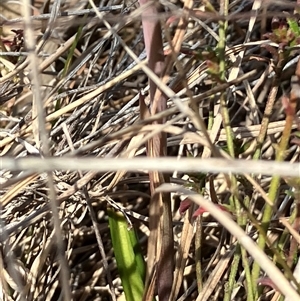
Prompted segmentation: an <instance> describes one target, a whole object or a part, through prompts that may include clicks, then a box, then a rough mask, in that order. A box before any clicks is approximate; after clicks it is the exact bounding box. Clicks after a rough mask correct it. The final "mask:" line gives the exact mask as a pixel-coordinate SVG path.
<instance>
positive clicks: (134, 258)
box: [107, 209, 145, 301]
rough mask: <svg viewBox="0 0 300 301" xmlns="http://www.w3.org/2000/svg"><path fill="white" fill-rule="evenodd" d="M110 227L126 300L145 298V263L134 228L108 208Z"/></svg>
mask: <svg viewBox="0 0 300 301" xmlns="http://www.w3.org/2000/svg"><path fill="white" fill-rule="evenodd" d="M107 211H108V217H109V228H110V233H111V239H112V244H113V248H114V253H115V258H116V262H117V267H118V271H119V274H120V278H121V281H122V286H123V289H124V293H125V296H126V301H140V300H142V299H143V292H144V277H145V264H144V261H143V257H142V254H141V253H140V251H139V244H138V241H137V238H136V235H135V232H134V230H133V229H128V224H127V221H126V219H125V217H124V216H123V215H122V214H121V213H120V212H116V211H114V210H113V209H108V210H107Z"/></svg>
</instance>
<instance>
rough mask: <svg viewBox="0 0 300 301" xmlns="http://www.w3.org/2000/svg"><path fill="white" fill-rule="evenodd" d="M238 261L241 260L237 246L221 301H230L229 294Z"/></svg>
mask: <svg viewBox="0 0 300 301" xmlns="http://www.w3.org/2000/svg"><path fill="white" fill-rule="evenodd" d="M240 260H241V247H240V245H237V246H236V248H235V253H234V256H233V260H232V264H231V269H230V274H229V280H228V284H227V288H226V290H225V295H224V299H223V301H230V300H231V294H232V291H233V288H234V285H235V279H236V274H237V270H238V267H239V263H240Z"/></svg>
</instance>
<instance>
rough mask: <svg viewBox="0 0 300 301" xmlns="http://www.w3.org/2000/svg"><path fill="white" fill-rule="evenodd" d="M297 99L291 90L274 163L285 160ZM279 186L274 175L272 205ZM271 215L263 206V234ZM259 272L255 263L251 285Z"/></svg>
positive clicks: (262, 243)
mask: <svg viewBox="0 0 300 301" xmlns="http://www.w3.org/2000/svg"><path fill="white" fill-rule="evenodd" d="M296 95H297V94H296ZM295 100H297V97H296V98H295V97H294V94H293V90H292V92H291V97H290V100H289V101H290V103H289V106H290V107H289V110H287V112H288V111H289V112H288V113H287V115H286V119H285V120H286V123H285V127H284V130H283V133H282V137H281V140H280V143H279V146H278V149H277V153H276V161H277V162H281V161H283V160H284V158H285V152H286V149H287V147H288V144H289V138H290V135H291V130H292V125H293V121H294V116H295V107H296V101H295ZM279 184H280V176H278V175H274V176H273V177H272V180H271V184H270V188H269V199H270V201H271V202H272V204H273V203H275V201H276V198H277V195H278V189H279ZM272 213H273V206H271V205H269V204H266V205H265V210H264V213H263V217H262V222H261V227H262V229H263V232H264V233H267V231H268V228H269V224H270V220H271V218H272ZM265 245H266V237H265V235H263V234H262V233H259V237H258V246H259V247H260V248H261V249H262V250H263V249H264V248H265ZM259 272H260V266H259V265H258V264H257V263H254V264H253V269H252V279H253V283H256V282H257V279H258V277H259Z"/></svg>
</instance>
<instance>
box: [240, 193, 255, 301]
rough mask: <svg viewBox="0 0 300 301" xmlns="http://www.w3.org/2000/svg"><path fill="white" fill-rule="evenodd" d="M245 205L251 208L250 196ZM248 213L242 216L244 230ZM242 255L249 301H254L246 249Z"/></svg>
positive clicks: (242, 250)
mask: <svg viewBox="0 0 300 301" xmlns="http://www.w3.org/2000/svg"><path fill="white" fill-rule="evenodd" d="M244 204H245V207H246V208H249V205H250V199H249V197H248V196H246V197H245V199H244ZM247 220H248V218H247V213H246V212H245V213H244V214H243V215H242V220H241V224H242V229H246V225H247ZM241 253H242V254H241V255H242V263H243V267H244V271H245V276H246V284H247V301H254V293H253V282H252V277H251V269H250V265H249V261H248V257H247V252H246V250H245V248H243V247H241Z"/></svg>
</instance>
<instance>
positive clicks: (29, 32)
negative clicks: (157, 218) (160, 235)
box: [0, 0, 300, 301]
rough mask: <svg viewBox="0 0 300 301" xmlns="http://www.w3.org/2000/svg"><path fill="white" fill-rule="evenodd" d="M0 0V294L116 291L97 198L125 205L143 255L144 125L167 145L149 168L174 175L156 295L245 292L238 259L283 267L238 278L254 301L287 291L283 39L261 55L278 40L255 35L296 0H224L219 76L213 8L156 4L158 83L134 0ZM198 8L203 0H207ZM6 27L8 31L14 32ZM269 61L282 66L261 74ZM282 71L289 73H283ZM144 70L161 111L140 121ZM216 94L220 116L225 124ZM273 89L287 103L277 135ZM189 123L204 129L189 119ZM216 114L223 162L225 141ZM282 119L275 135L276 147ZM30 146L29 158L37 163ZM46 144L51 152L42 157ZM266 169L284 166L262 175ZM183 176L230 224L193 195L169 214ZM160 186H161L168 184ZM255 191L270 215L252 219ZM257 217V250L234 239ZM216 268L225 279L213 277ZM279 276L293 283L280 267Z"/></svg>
mask: <svg viewBox="0 0 300 301" xmlns="http://www.w3.org/2000/svg"><path fill="white" fill-rule="evenodd" d="M13 2H14V5H12V2H11V3H10V1H9V0H7V1H6V0H4V1H1V3H0V38H1V42H0V50H1V52H2V53H1V55H0V60H1V61H0V125H1V130H0V137H1V141H0V152H1V156H2V159H0V165H1V163H2V166H1V167H2V168H1V170H0V183H1V190H0V193H1V201H0V206H1V207H0V209H1V211H0V212H1V215H0V223H1V224H0V238H1V240H0V248H1V249H0V250H1V252H0V254H1V256H0V267H1V268H0V280H1V281H0V284H1V291H2V292H0V300H2V299H3V300H62V299H64V300H70V299H71V298H72V299H73V300H111V299H113V300H114V299H115V298H117V299H118V300H122V298H123V297H124V296H123V295H122V286H121V282H120V279H119V276H118V271H117V267H116V263H115V260H114V253H113V249H112V244H111V239H110V232H109V228H108V219H107V211H106V210H107V206H113V207H114V208H117V209H118V210H121V211H122V212H123V213H125V214H126V216H127V217H128V221H129V223H131V224H132V225H133V226H134V228H135V229H137V232H138V236H139V239H140V243H141V246H142V250H143V254H144V255H145V258H146V256H147V237H148V236H149V228H148V225H149V219H148V215H149V212H148V209H149V206H148V205H149V200H150V189H149V177H148V170H147V168H146V167H147V166H146V164H147V162H146V161H147V158H146V157H145V155H146V151H145V143H146V142H147V141H148V140H149V139H150V138H151V137H154V136H155V135H156V134H157V133H160V132H165V133H167V135H168V139H167V141H168V154H167V155H168V156H169V157H171V158H168V159H169V160H170V161H166V162H170V164H169V165H168V166H166V164H165V165H162V166H161V171H168V172H169V173H170V172H171V173H170V175H171V178H170V179H171V182H172V183H175V184H177V185H180V187H179V188H176V187H177V186H176V187H175V186H174V187H175V188H173V189H171V190H172V191H173V192H175V193H174V194H172V212H173V216H172V219H173V233H174V248H175V253H176V263H177V264H176V270H175V274H174V275H175V278H174V285H173V289H172V294H171V295H172V300H202V301H203V300H247V301H250V300H251V297H249V296H250V293H249V286H248V285H249V283H248V282H247V283H246V280H245V279H246V274H247V269H249V270H252V265H253V259H255V260H256V261H257V262H259V264H260V265H261V267H262V268H263V270H264V271H266V272H267V274H268V275H269V277H271V279H272V280H273V281H274V279H273V278H272V276H273V274H272V273H280V271H282V272H283V273H285V274H284V276H285V278H283V280H281V278H278V277H282V276H283V275H282V274H281V273H280V274H276V277H277V278H276V279H278V281H279V285H280V287H278V288H276V287H275V288H274V287H273V288H272V286H274V285H273V284H272V283H271V286H268V285H266V286H261V287H262V288H263V289H262V290H261V291H259V293H257V292H255V290H256V288H257V287H258V282H257V279H256V278H255V277H254V282H252V286H253V287H255V288H253V291H254V295H255V296H258V295H259V296H260V297H259V300H272V301H274V300H280V293H279V290H280V291H281V292H282V293H284V294H287V295H289V294H290V295H289V296H290V297H289V298H293V296H296V295H293V294H294V293H295V292H293V289H292V287H289V282H288V281H290V280H291V274H292V272H293V270H294V268H295V266H296V264H297V255H298V243H299V235H298V232H299V225H300V223H299V216H298V213H297V209H298V203H297V201H299V190H300V187H299V186H300V185H299V181H298V182H297V180H292V178H291V177H289V176H295V175H297V172H298V171H299V173H298V175H299V176H300V168H299V165H297V164H298V163H299V155H300V147H299V141H298V140H297V139H296V138H295V134H296V133H297V130H298V129H299V123H298V119H297V117H296V115H297V114H298V115H297V116H299V112H300V111H299V107H300V106H299V103H300V97H299V91H300V80H299V79H300V70H299V69H300V64H298V65H299V68H298V69H296V66H297V62H298V60H299V51H298V50H297V49H296V50H294V51H292V52H291V53H289V56H288V58H287V59H286V61H285V62H284V66H280V62H279V63H278V62H276V57H274V54H270V47H274V49H275V50H276V51H277V50H278V49H279V48H280V45H278V43H276V42H274V41H273V42H271V41H269V40H267V39H266V38H265V36H264V34H265V33H269V32H271V18H272V16H278V17H279V16H280V17H284V16H285V15H284V14H283V11H290V12H291V13H292V12H293V10H294V7H295V4H296V3H295V2H296V1H272V3H270V1H255V2H254V3H253V2H251V1H239V0H236V1H231V3H230V4H229V17H228V20H229V21H228V29H227V35H226V49H225V50H226V51H225V63H226V80H224V81H222V80H220V78H219V77H218V75H214V74H212V71H213V70H214V69H213V68H215V66H214V65H213V63H214V54H215V53H216V52H217V50H216V47H217V45H218V42H219V38H220V37H219V31H218V30H219V29H218V28H219V24H220V23H219V21H220V20H219V19H220V18H218V17H217V16H216V14H214V13H213V12H209V13H208V12H203V8H204V3H205V1H202V2H201V1H200V3H199V2H195V3H194V4H193V7H194V8H197V9H198V11H190V12H189V14H187V12H184V11H183V10H182V7H183V4H182V3H181V2H179V1H171V2H167V1H161V3H162V6H163V7H164V12H162V13H161V14H160V15H158V16H153V18H159V19H160V20H161V22H162V23H161V24H162V28H163V40H164V43H165V45H164V47H165V55H166V56H168V57H169V58H168V59H170V60H172V59H173V62H174V63H172V68H171V69H170V70H169V73H168V74H166V76H165V77H164V79H163V80H160V81H159V80H158V79H157V77H155V75H154V74H153V73H152V72H151V70H149V68H148V67H147V65H146V54H145V53H144V42H143V35H142V28H141V18H140V16H141V11H142V10H141V8H139V5H138V3H137V2H131V1H124V2H122V1H120V2H119V1H116V2H114V4H112V3H111V2H106V1H95V4H96V5H97V6H99V7H100V8H99V12H100V13H101V16H98V15H96V14H94V13H93V10H92V9H91V8H90V7H91V6H90V4H89V1H87V0H80V1H78V0H69V1H66V2H64V3H61V5H60V6H59V2H60V1H50V2H51V5H50V6H49V5H47V1H46V2H45V3H43V1H40V2H39V1H34V3H33V7H34V9H33V10H32V11H31V10H28V11H27V15H26V11H24V12H22V11H21V9H20V8H23V7H26V4H28V2H27V1H26V0H24V1H21V2H22V5H21V6H20V5H18V4H16V3H15V1H13ZM53 2H54V4H55V5H52V4H53ZM185 3H186V2H185ZM283 3H284V5H283ZM211 5H212V6H213V7H214V8H215V9H216V11H219V5H218V4H217V3H216V2H214V1H211ZM55 8H56V9H57V11H56V12H55ZM253 8H257V9H258V11H257V12H258V13H257V14H254V13H253V11H252V9H253ZM51 9H52V14H50V11H51ZM32 14H33V15H34V17H31V15H32ZM67 14H68V16H66V15H67ZM183 16H185V17H189V19H188V23H187V27H186V28H180V27H179V26H178V21H177V19H179V18H181V17H183ZM99 17H100V18H99ZM175 17H176V18H175ZM101 18H103V19H102V20H101ZM48 20H50V23H49V24H48V23H47V21H48ZM106 22H108V24H110V26H111V27H112V29H110V28H109V27H110V26H108V25H107V24H106ZM26 24H27V25H29V26H25V25H26ZM12 29H13V30H17V29H22V30H24V32H23V31H22V32H20V33H19V35H18V34H17V33H15V32H12V31H11V30H12ZM1 31H2V32H1ZM179 31H182V32H183V33H184V35H183V43H182V44H181V47H180V48H181V52H180V53H179V54H175V55H174V53H173V56H172V50H170V41H171V40H172V38H173V37H174V36H175V35H176V34H178V32H179ZM23 36H25V38H26V43H25V44H24V43H23V41H22V37H23ZM17 38H18V39H17ZM265 44H269V46H267V47H266V46H265ZM125 46H127V48H126V47H125ZM4 50H5V51H4ZM29 50H31V51H29ZM194 50H195V51H196V52H195V51H194ZM173 51H174V49H173ZM137 58H138V59H137ZM207 62H208V63H207ZM274 67H277V68H279V69H280V71H281V70H282V72H280V73H276V72H274V70H275V69H274ZM297 70H298V71H297ZM278 74H280V75H278ZM295 74H296V75H298V78H296V79H297V80H298V82H296V83H291V79H292V78H295ZM293 76H294V77H293ZM148 78H151V79H152V80H153V81H156V84H157V86H158V87H159V88H160V90H161V91H163V92H164V94H165V95H166V96H167V97H168V99H169V100H168V109H167V110H165V111H163V112H161V113H159V114H157V115H155V116H151V117H148V118H146V119H144V120H142V121H141V119H140V104H139V99H140V92H141V91H143V93H145V94H147V92H148V89H149V87H148ZM223 97H225V100H226V109H227V110H228V114H229V118H230V125H228V124H226V126H224V114H223V111H222V102H220V99H222V98H223ZM286 98H287V99H288V101H289V102H290V103H292V101H294V102H295V103H297V102H298V104H296V109H295V112H296V114H293V116H292V117H293V118H292V119H293V120H292V122H291V124H290V128H291V133H289V132H288V131H289V129H287V127H288V126H287V124H289V121H288V117H289V116H291V114H290V112H289V109H290V105H288V104H286ZM146 103H147V98H146ZM268 106H269V107H268ZM195 108H197V110H195ZM266 108H267V109H268V108H269V111H270V114H269V115H268V114H266V113H268V112H266ZM212 116H213V117H212ZM32 117H33V118H32ZM162 117H165V118H167V122H166V123H165V124H163V125H159V124H152V122H153V121H154V120H158V119H161V118H162ZM201 125H205V127H207V129H208V131H207V132H205V131H203V128H202V131H201V130H200V127H201ZM228 126H229V127H230V128H231V129H230V130H231V132H232V133H233V134H232V135H233V137H234V140H233V141H234V145H229V148H230V147H233V148H234V153H235V159H233V158H232V157H230V155H229V154H230V149H229V150H228V148H227V145H226V143H227V142H228V140H230V139H228V132H226V127H228ZM297 127H298V129H297ZM283 132H284V133H288V134H287V136H288V139H287V140H288V141H287V147H286V150H285V149H284V148H283V146H282V144H283V142H282V141H283V140H284V139H281V138H282V133H283ZM208 138H209V140H208ZM279 151H281V152H283V154H282V156H281V158H279V157H278V152H279ZM40 157H43V158H45V160H43V162H42V163H41V165H39V160H38V158H40ZM50 157H55V158H54V159H55V160H53V161H49V162H50V163H49V162H48V161H47V160H48V159H50ZM63 157H68V158H65V159H64V158H63ZM117 157H118V158H120V164H123V163H124V162H125V163H124V165H120V167H119V168H121V167H122V168H124V170H125V169H126V170H128V171H130V172H125V171H124V172H122V171H121V170H118V166H115V165H114V166H111V165H109V162H111V163H112V161H111V160H109V159H114V158H117ZM134 157H140V158H142V159H143V160H144V162H145V165H143V160H142V161H141V160H140V161H137V162H138V163H136V164H135V165H134V166H130V164H131V163H130V162H131V161H128V160H126V159H131V158H134ZM184 157H195V158H196V157H198V158H197V159H195V161H194V163H193V164H194V166H188V165H184V164H176V160H177V159H178V158H184ZM210 157H218V160H216V159H214V160H213V159H212V160H211V161H210V160H209V158H210ZM21 158H22V160H23V161H22V160H20V161H19V162H20V165H15V164H14V163H15V162H18V161H17V159H21ZM27 158H28V159H29V158H31V159H32V160H31V161H30V160H27V161H26V159H27ZM78 158H85V159H86V161H80V159H78ZM96 158H99V161H97V159H96ZM100 158H101V159H100ZM12 159H15V160H12ZM106 159H107V160H106ZM121 159H124V160H123V161H122V160H121ZM172 159H173V160H172ZM201 159H202V160H203V161H201ZM257 159H264V160H269V161H272V162H273V166H272V168H274V169H272V170H271V171H270V170H266V169H265V167H264V166H268V167H266V168H269V167H270V165H259V164H260V163H259V162H257ZM77 160H78V163H76V162H77ZM171 160H172V161H171ZM14 161H15V162H14ZM280 161H286V162H280ZM22 162H23V163H24V164H23V163H22ZM51 162H52V163H51ZM116 162H118V164H119V161H116ZM122 162H123V163H122ZM186 162H187V164H188V161H186ZM189 162H190V161H189ZM201 162H202V163H203V165H202V169H201ZM216 162H217V163H216ZM190 163H191V162H190ZM268 163H269V162H267V163H266V164H268ZM291 163H293V165H290V164H291ZM21 164H23V165H21ZM34 164H36V165H34ZM50 164H55V165H54V166H55V168H53V166H51V165H50ZM60 164H61V165H60ZM76 164H77V165H76ZM84 164H87V165H86V167H85V165H84ZM132 164H133V163H132ZM137 164H140V166H139V165H137ZM205 164H206V165H205ZM210 164H213V165H211V167H210ZM241 164H244V165H241ZM20 166H23V167H24V168H22V169H21V170H20ZM89 166H92V168H91V169H90V170H89ZM241 166H242V167H241ZM4 167H7V168H5V169H4ZM81 167H82V169H81ZM148 167H149V165H148ZM150 167H151V166H150ZM226 168H227V169H226ZM289 168H290V171H289ZM41 170H42V172H41ZM197 170H199V173H197V172H196V171H197ZM226 171H228V174H227V173H226V174H224V172H226ZM229 172H233V174H235V173H237V174H238V176H236V177H233V176H232V174H231V173H229ZM274 172H275V173H277V174H281V172H282V175H284V177H283V178H280V179H279V178H278V181H277V180H276V179H277V178H276V176H275V175H274V174H273V173H274ZM276 181H277V182H276ZM274 183H275V184H274ZM276 183H277V184H276ZM273 186H274V187H275V186H276V188H275V194H276V197H275V198H274V199H272V193H274V190H272V187H273ZM184 187H185V188H184ZM187 187H192V190H193V192H197V193H198V194H201V195H203V196H204V197H205V198H206V199H209V200H212V201H213V202H214V203H218V204H223V205H230V206H231V207H230V209H229V211H230V216H231V219H230V221H231V222H233V221H234V225H233V226H229V224H228V223H230V222H228V220H226V218H228V216H227V213H225V212H222V211H220V210H219V211H220V212H219V211H218V208H215V207H212V208H210V207H209V205H208V207H207V208H206V210H207V211H210V212H211V213H212V216H213V217H212V216H209V217H204V216H203V217H202V216H198V217H196V218H195V217H192V215H193V212H194V210H196V209H197V207H194V206H191V207H190V208H189V209H188V211H187V213H186V214H185V215H181V214H179V211H178V209H182V208H181V206H180V200H179V197H178V195H179V194H184V195H187V191H186V188H187ZM270 187H271V188H270ZM161 189H162V190H161V191H165V190H164V189H167V191H170V187H168V186H163V187H161ZM191 201H194V202H195V203H197V204H198V205H199V204H202V206H203V204H205V200H203V199H202V198H201V197H199V199H197V197H195V196H191ZM201 202H202V203H201ZM203 202H204V203H203ZM266 204H269V207H270V208H271V218H270V219H269V220H268V221H267V222H266V221H263V222H262V219H263V215H264V212H265V210H266V209H265V208H266ZM218 214H220V215H218ZM264 223H265V224H266V223H267V228H266V229H265V228H264V226H265V224H264ZM238 226H239V227H238ZM260 226H261V227H260ZM226 228H227V229H226ZM241 229H243V230H244V232H239V231H241ZM258 230H260V233H264V232H266V233H267V238H266V237H265V236H263V234H260V235H262V236H260V239H264V240H265V242H266V244H267V247H266V248H265V249H264V252H265V253H263V252H262V251H259V250H258V248H257V247H256V245H253V241H252V240H251V241H250V242H249V241H248V240H247V238H246V237H251V238H252V239H253V240H254V241H258V235H259V234H258V233H259V231H258ZM245 234H247V235H248V236H245ZM97 235H98V236H97ZM99 235H100V236H99ZM96 236H97V239H96ZM99 237H100V238H101V239H100V240H99ZM262 237H263V238H262ZM100 241H102V242H100ZM276 252H277V253H276ZM278 256H281V258H282V260H283V261H284V263H287V264H286V265H284V264H283V263H282V262H280V259H278ZM268 258H269V259H271V260H273V261H276V263H277V267H278V268H279V269H280V271H279V270H278V269H275V265H274V264H272V262H271V261H268ZM235 262H236V263H237V264H236V270H235V273H236V274H233V273H234V272H233V269H232V266H234V264H235ZM106 265H107V267H106ZM269 268H270V269H269ZM268 269H269V270H268ZM272 269H273V270H272ZM289 271H290V273H289ZM230 275H234V276H233V278H234V283H235V284H234V286H232V287H231V288H228V287H229V286H230V284H229V277H230ZM274 275H275V274H274ZM278 275H279V276H278ZM260 276H261V277H262V279H261V282H262V283H264V284H266V283H270V279H269V278H268V277H264V274H263V272H261V274H260ZM294 277H295V278H296V279H298V281H299V280H300V279H299V278H300V277H299V276H298V275H297V274H296V273H295V274H294ZM110 278H111V279H110ZM196 279H197V280H198V281H196ZM276 279H275V282H276ZM279 279H280V280H279ZM286 279H287V280H288V281H287V280H286ZM248 280H249V279H248ZM284 281H286V283H284ZM277 286H278V285H277ZM251 289H252V288H251ZM228 290H231V296H230V295H228V293H227V292H228ZM71 296H72V297H71ZM291 296H292V297H291ZM253 297H254V296H253ZM296 298H297V297H296ZM252 300H254V299H252ZM255 300H257V299H255ZM286 300H288V301H291V300H300V297H299V296H298V299H295V298H294V299H286Z"/></svg>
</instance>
